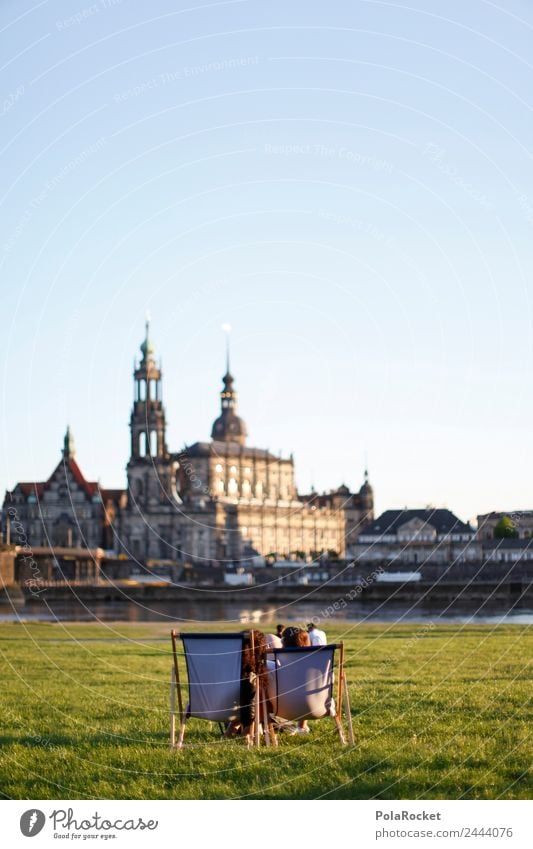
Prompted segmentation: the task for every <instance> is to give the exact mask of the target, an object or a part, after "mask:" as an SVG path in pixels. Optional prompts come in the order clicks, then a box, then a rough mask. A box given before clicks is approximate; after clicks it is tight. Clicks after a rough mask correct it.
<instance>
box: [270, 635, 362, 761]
mask: <svg viewBox="0 0 533 849" xmlns="http://www.w3.org/2000/svg"><path fill="white" fill-rule="evenodd" d="M325 650H327V651H332V650H333V666H335V652H337V651H338V663H337V676H338V677H337V682H336V684H337V700H336V704H335V715H334V717H333V720H334V722H335V727H336V730H337V733H338V735H339V738H340V741H341V744H342V745H343V746H346V745H347V743H348V741H349V743H350V745H352V746H353V745H354V744H355V737H354V733H353V723H352V714H351V710H350V695H349V692H348V682H347V679H346V670H345V668H344V643H343V642H342V641H341V642H340V643H329V644H328V645H325V646H301V647H294V648H281V649H274V650H273V652H272V654H273V655H274V659H276V657H277V655H278V654H294V655H295V656H297V655H298V654H299V653H302V654H303V653H307V652H309V653H312V652H320V651H325ZM276 675H277V670H276ZM334 691H335V682H334V681H332V684H331V695H332V696H333V693H334ZM343 708H344V714H345V717H346V725H347V730H348V740H347V739H346V734H345V732H344V728H343V725H342V712H343ZM324 718H325V717H324ZM313 721H314V720H313Z"/></svg>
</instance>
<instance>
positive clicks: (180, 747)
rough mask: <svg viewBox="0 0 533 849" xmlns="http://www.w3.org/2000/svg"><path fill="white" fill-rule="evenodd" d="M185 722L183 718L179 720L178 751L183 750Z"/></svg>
mask: <svg viewBox="0 0 533 849" xmlns="http://www.w3.org/2000/svg"><path fill="white" fill-rule="evenodd" d="M186 722H187V720H186V718H185V717H184V716H183V717H182V718H181V725H180V733H179V737H178V749H183V738H184V737H185V723H186Z"/></svg>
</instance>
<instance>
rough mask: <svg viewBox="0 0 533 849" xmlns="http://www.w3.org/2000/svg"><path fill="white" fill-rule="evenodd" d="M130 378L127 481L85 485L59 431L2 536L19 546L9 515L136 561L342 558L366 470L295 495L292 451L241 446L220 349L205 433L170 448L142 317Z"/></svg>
mask: <svg viewBox="0 0 533 849" xmlns="http://www.w3.org/2000/svg"><path fill="white" fill-rule="evenodd" d="M133 378H134V398H133V406H132V410H131V416H130V457H129V460H128V464H127V468H126V474H127V488H126V489H125V490H109V489H102V488H101V487H100V486H99V484H98V483H96V482H95V481H87V480H86V479H85V477H84V476H83V474H82V472H81V470H80V468H79V466H78V464H77V462H76V459H75V450H74V443H73V439H72V435H71V433H70V429H68V430H67V434H66V436H65V442H64V446H63V452H62V453H63V456H62V459H61V461H60V462H59V464H58V465H57V467H56V468H55V470H54V471H53V473H52V475H51V476H50V478H49V479H48V480H47V481H45V482H38V483H19V484H17V485H16V486H15V487H14V489H13V490H12V491H10V492H7V493H6V497H5V501H4V510H3V515H4V526H3V538H4V541H6V542H14V543H17V542H19V541H17V539H13V536H14V528H15V522H18V524H17V525H16V527H17V528H18V529H20V528H23V529H24V534H25V536H26V537H27V539H28V541H29V544H30V545H33V546H41V545H44V546H51V547H65V546H66V547H72V548H76V547H85V548H90V549H93V548H97V547H101V548H103V549H105V550H107V551H109V550H113V551H114V552H115V553H116V554H117V555H121V556H125V557H127V558H132V559H134V560H136V561H138V562H140V563H143V564H147V563H148V564H149V563H150V562H153V561H172V562H178V563H183V562H187V561H189V562H200V563H202V562H204V563H205V562H221V563H224V562H226V563H227V562H238V561H241V560H248V559H250V558H253V557H256V556H260V557H267V556H271V557H272V558H273V559H280V560H284V559H291V558H293V559H294V558H300V559H304V558H314V557H317V556H319V555H320V554H322V553H325V552H329V553H330V554H332V553H335V554H336V555H338V556H340V557H344V556H345V554H346V548H347V546H350V545H353V544H354V543H355V541H356V540H357V537H358V535H359V533H360V530H361V528H362V527H363V526H364V525H365V524H367V523H368V522H370V521H371V520H372V519H373V510H374V497H373V491H372V487H371V486H370V483H369V480H368V474H367V473H365V480H364V483H363V485H362V487H361V489H360V490H359V492H356V493H354V492H351V491H350V490H349V489H348V487H346V486H344V485H343V486H341V487H339V488H338V489H336V490H334V491H332V492H329V493H322V494H318V493H316V492H311V493H310V494H308V495H301V494H299V493H298V491H297V488H296V483H295V477H294V458H293V457H292V455H291V456H289V457H282V456H276V455H274V454H272V453H271V452H270V451H268V450H265V449H263V448H255V447H251V446H249V445H248V444H247V436H248V434H247V428H246V425H245V423H244V420H243V419H242V418H241V417H240V416H239V414H238V409H237V392H236V389H235V381H234V378H233V376H232V374H231V371H230V366H229V354H228V358H227V364H226V373H225V375H224V377H223V381H222V383H223V385H222V391H221V393H220V415H219V416H218V417H217V418H216V420H215V422H214V423H213V427H212V430H211V440H210V441H208V442H195V443H193V444H192V445H189V446H185V447H184V448H183V449H182V450H181V451H179V452H172V451H170V450H169V449H168V447H167V442H166V415H165V408H164V404H163V392H162V386H163V380H162V378H163V375H162V370H161V365H160V363H158V362H157V361H156V358H155V351H154V346H153V344H152V342H151V340H150V333H149V326H148V324H147V325H146V332H145V338H144V340H143V342H142V345H141V357H140V359H139V361H138V362H136V363H135V365H134V374H133ZM15 536H16V534H15Z"/></svg>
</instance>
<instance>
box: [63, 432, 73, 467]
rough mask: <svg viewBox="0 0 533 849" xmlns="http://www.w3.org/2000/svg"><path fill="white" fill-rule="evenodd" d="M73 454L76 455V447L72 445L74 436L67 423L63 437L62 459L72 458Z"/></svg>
mask: <svg viewBox="0 0 533 849" xmlns="http://www.w3.org/2000/svg"><path fill="white" fill-rule="evenodd" d="M75 456H76V448H75V445H74V437H73V436H72V431H71V429H70V425H67V430H66V433H65V438H64V440H63V459H64V460H74V458H75Z"/></svg>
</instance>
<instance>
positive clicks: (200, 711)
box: [170, 631, 244, 749]
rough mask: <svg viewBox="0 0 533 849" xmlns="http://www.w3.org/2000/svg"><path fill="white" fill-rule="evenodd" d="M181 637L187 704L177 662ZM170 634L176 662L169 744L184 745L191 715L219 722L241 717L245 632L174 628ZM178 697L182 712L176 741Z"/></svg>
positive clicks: (172, 746) (171, 696)
mask: <svg viewBox="0 0 533 849" xmlns="http://www.w3.org/2000/svg"><path fill="white" fill-rule="evenodd" d="M178 637H179V638H181V641H182V643H183V651H184V655H185V662H186V666H187V678H188V690H189V692H188V702H187V704H186V706H185V707H184V703H183V696H182V691H181V682H180V674H179V666H178V649H177V639H178ZM171 638H172V654H173V661H174V662H173V666H172V679H171V687H170V747H171V748H172V749H174V748H178V749H181V748H183V740H184V737H185V726H186V723H187V720H188V719H189V718H190V717H196V718H197V719H206V720H209V721H211V722H218V723H220V724H222V723H225V722H228V721H230V720H232V719H237V718H238V717H239V707H240V696H241V663H242V650H243V643H244V635H243V634H242V633H239V634H209V633H208V634H178V633H177V632H176V631H172V632H171ZM176 697H177V701H178V716H179V734H178V741H177V743H176Z"/></svg>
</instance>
